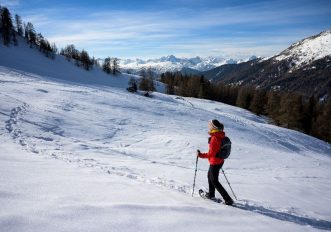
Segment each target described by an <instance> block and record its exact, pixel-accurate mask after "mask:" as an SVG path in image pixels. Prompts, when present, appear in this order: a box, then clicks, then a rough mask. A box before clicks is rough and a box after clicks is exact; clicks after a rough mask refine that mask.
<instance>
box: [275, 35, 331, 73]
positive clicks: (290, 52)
mask: <svg viewBox="0 0 331 232" xmlns="http://www.w3.org/2000/svg"><path fill="white" fill-rule="evenodd" d="M330 55H331V30H327V31H323V32H321V33H320V34H318V35H314V36H311V37H308V38H306V39H303V40H301V41H299V42H296V43H294V44H293V45H292V46H290V47H289V48H287V49H286V50H284V51H282V52H281V53H280V54H278V55H276V56H274V57H272V58H271V59H272V60H273V61H275V62H277V61H278V62H279V61H283V60H286V61H289V62H291V66H293V68H294V69H298V68H300V67H302V66H304V65H309V64H310V63H312V62H313V61H316V60H319V59H322V58H324V57H326V56H330Z"/></svg>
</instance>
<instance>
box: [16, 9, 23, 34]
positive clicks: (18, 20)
mask: <svg viewBox="0 0 331 232" xmlns="http://www.w3.org/2000/svg"><path fill="white" fill-rule="evenodd" d="M15 24H16V31H17V34H18V35H19V36H23V23H22V19H21V16H19V15H17V14H16V15H15Z"/></svg>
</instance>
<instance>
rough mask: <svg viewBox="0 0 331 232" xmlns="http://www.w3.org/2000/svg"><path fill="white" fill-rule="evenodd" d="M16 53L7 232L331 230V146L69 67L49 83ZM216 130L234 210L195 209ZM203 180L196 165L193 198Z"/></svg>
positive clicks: (11, 73)
mask: <svg viewBox="0 0 331 232" xmlns="http://www.w3.org/2000/svg"><path fill="white" fill-rule="evenodd" d="M6 49H7V50H6ZM11 49H14V48H3V47H0V53H1V56H0V57H1V58H0V90H1V91H0V123H1V124H0V125H1V126H0V139H1V143H0V151H1V152H0V179H1V181H0V204H1V206H2V207H1V209H0V228H1V231H170V230H173V231H205V230H208V231H214V230H224V231H258V230H260V231H267V230H268V231H284V230H288V231H316V230H321V229H322V230H331V207H330V205H331V198H330V192H331V185H330V184H331V180H330V179H331V172H330V164H331V159H330V157H331V146H330V144H327V143H325V142H323V141H320V140H318V139H315V138H312V137H310V136H307V135H304V134H302V133H299V132H295V131H292V130H288V129H284V128H279V127H276V126H273V125H269V124H268V123H267V122H266V120H265V119H264V118H261V117H258V116H255V115H253V114H251V113H250V112H248V111H246V110H243V109H240V108H236V107H232V106H229V105H225V104H222V103H217V102H213V101H208V100H199V99H193V98H182V97H177V96H168V95H164V94H161V93H154V94H153V98H146V97H143V96H140V95H139V94H131V93H128V92H127V91H125V89H124V88H125V87H126V85H127V82H124V81H123V82H121V80H119V79H115V78H117V77H109V78H110V79H109V83H108V84H107V86H105V85H104V82H99V83H98V82H96V84H93V81H90V79H89V80H87V79H84V80H83V81H82V80H81V79H79V78H78V76H79V75H80V73H81V72H80V71H77V70H79V69H78V68H76V67H75V66H66V64H67V63H66V62H67V61H65V60H63V61H61V60H60V59H57V61H56V62H63V63H60V64H56V65H57V66H56V69H55V70H54V71H50V73H49V74H48V73H47V72H46V71H47V70H48V69H50V68H51V66H52V65H51V64H52V63H50V66H44V65H45V64H44V62H46V61H44V59H46V58H41V57H40V56H41V55H40V54H37V53H36V55H35V57H33V56H34V55H33V54H31V59H32V60H34V61H36V60H37V61H38V62H32V64H31V63H27V64H24V62H26V61H28V60H26V58H25V60H23V61H24V62H21V63H18V61H15V60H14V59H12V58H15V57H14V56H12V55H11V53H10V50H11ZM6 52H7V53H8V52H9V53H8V54H9V55H8V56H7V57H5V58H4V57H3V54H5V53H6ZM30 52H34V51H31V50H24V49H21V50H20V49H16V48H15V49H14V50H13V53H16V55H20V53H21V55H22V54H23V55H22V58H20V59H23V58H24V56H25V57H28V56H27V54H30ZM10 57H12V58H10ZM60 58H61V57H60ZM10 59H12V60H10ZM39 62H41V64H43V66H42V67H44V68H42V67H38V68H36V64H39ZM47 62H48V61H47ZM56 62H55V63H56ZM68 64H70V63H68ZM70 65H72V64H70ZM61 67H62V68H61ZM38 70H39V71H38ZM56 70H58V73H60V74H61V73H65V72H66V70H68V72H69V71H70V72H72V75H69V76H61V75H60V74H57V72H56ZM82 71H83V72H85V71H84V70H82ZM30 72H33V73H34V74H32V73H30ZM44 72H45V73H44ZM92 73H93V72H92ZM36 74H38V75H36ZM51 74H52V75H51ZM53 75H58V76H53ZM82 75H83V74H82ZM84 75H92V74H86V73H85V74H84ZM49 76H51V77H52V78H49ZM75 76H77V78H78V79H71V78H75ZM107 77H108V76H107ZM54 78H58V79H54ZM67 78H68V79H69V81H70V82H67ZM86 78H89V77H86ZM97 78H99V77H96V79H97ZM64 80H65V81H64ZM75 82H76V83H75ZM213 118H217V119H219V120H220V121H222V122H223V123H224V124H225V131H226V133H227V135H228V136H229V137H230V138H231V139H232V142H233V151H232V154H231V156H230V158H229V159H228V160H227V161H226V163H225V165H224V170H225V172H226V174H227V177H228V178H229V180H230V182H231V185H232V187H233V189H234V191H235V193H236V195H237V197H238V198H239V201H237V205H238V208H234V207H228V206H223V205H218V204H215V203H213V202H208V201H205V200H203V199H201V198H200V197H198V196H197V194H196V195H195V196H194V197H193V198H192V197H191V192H192V182H193V175H194V167H195V151H196V149H200V150H202V151H206V150H207V147H208V146H207V138H208V134H207V121H208V120H209V119H213ZM207 169H208V164H207V161H206V160H201V159H200V160H199V164H198V173H197V181H196V186H197V189H198V188H204V189H206V187H207V180H206V179H207V178H206V172H207ZM220 179H221V182H222V183H223V185H224V187H225V188H226V189H227V190H228V191H229V193H231V191H230V189H229V188H228V186H227V184H226V182H225V179H224V177H223V176H222V175H220ZM197 189H196V190H197ZM196 192H197V191H196Z"/></svg>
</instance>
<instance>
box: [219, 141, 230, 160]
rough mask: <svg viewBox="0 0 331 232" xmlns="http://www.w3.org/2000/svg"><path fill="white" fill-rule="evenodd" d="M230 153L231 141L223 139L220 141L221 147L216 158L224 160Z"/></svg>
mask: <svg viewBox="0 0 331 232" xmlns="http://www.w3.org/2000/svg"><path fill="white" fill-rule="evenodd" d="M230 153H231V140H230V139H229V137H226V136H225V137H224V139H222V146H221V149H220V151H219V152H218V153H217V154H216V157H217V158H221V159H226V158H228V157H229V156H230Z"/></svg>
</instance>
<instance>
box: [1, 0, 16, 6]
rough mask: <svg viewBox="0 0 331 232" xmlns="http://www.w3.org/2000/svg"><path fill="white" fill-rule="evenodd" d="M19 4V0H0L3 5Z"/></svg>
mask: <svg viewBox="0 0 331 232" xmlns="http://www.w3.org/2000/svg"><path fill="white" fill-rule="evenodd" d="M19 4H20V1H19V0H0V5H1V6H5V7H12V6H18V5H19Z"/></svg>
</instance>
